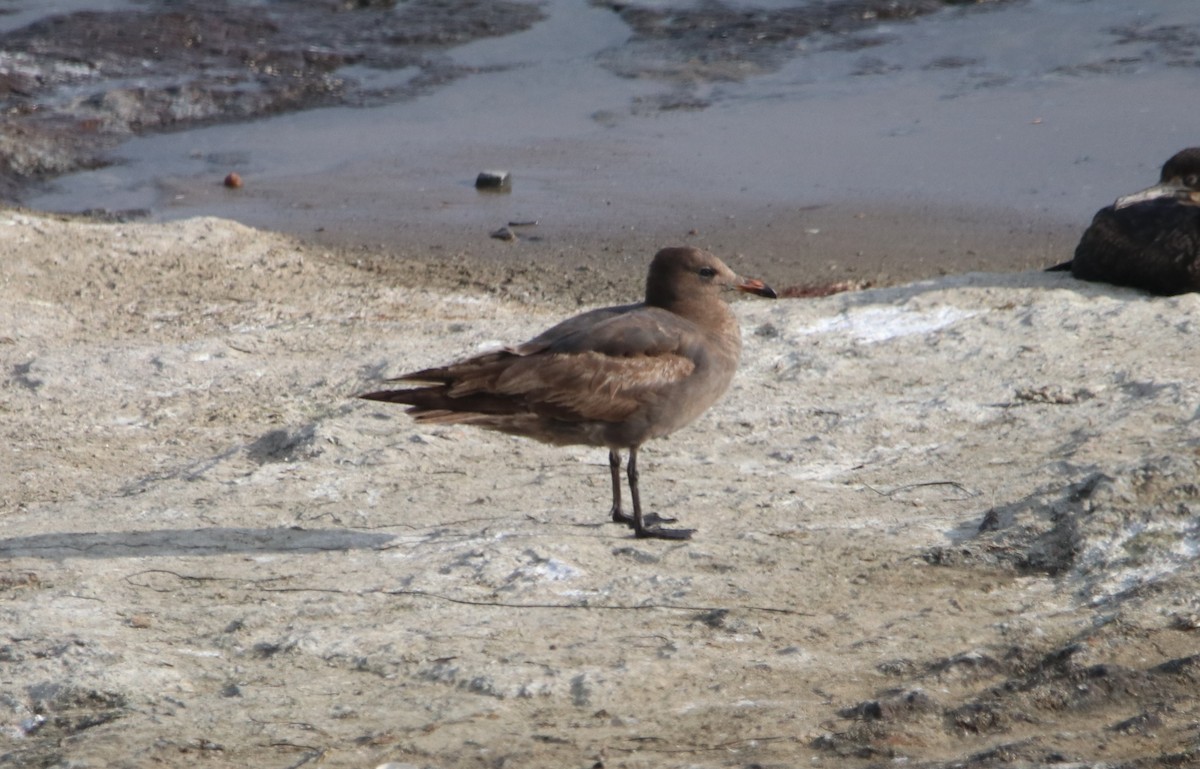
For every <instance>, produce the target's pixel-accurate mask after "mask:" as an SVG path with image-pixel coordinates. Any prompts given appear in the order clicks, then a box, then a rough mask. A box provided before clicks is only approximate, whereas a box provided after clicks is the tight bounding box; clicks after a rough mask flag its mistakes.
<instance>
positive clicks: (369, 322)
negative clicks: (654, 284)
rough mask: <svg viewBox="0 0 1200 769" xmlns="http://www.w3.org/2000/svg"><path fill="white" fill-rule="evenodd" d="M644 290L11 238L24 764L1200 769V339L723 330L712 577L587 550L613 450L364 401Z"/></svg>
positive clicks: (1114, 330) (706, 486) (42, 226)
mask: <svg viewBox="0 0 1200 769" xmlns="http://www.w3.org/2000/svg"><path fill="white" fill-rule="evenodd" d="M753 246H754V244H753V243H752V242H751V243H749V244H747V245H746V246H745V248H744V250H745V251H746V252H747V253H749V252H751V251H753ZM579 249H580V251H581V253H588V254H591V255H593V256H594V258H595V259H597V260H600V259H603V258H604V257H605V256H606V254H605V252H604V251H601V250H591V249H589V248H588V246H587V244H584V243H581V244H579ZM632 251H633V248H632V246H631V247H630V248H629V253H626V254H624V255H622V258H623V259H625V260H626V261H627V262H628V263H629V264H630V267H629V270H630V272H629V275H628V277H626V278H624V279H621V280H617V281H613V282H609V283H606V282H604V281H605V280H607V279H604V280H601V279H599V278H588V277H586V276H588V275H592V274H593V273H588V272H582V271H578V270H575V271H574V272H572V273H571V274H568V273H567V272H565V271H564V272H561V273H560V272H554V271H553V270H549V271H542V272H536V273H528V272H521V271H520V270H517V269H515V268H510V267H505V266H503V265H497V266H495V267H491V268H478V269H476V268H475V267H472V266H471V265H470V264H469V263H459V262H458V261H457V259H456V258H455V257H454V255H453V253H452V252H451V253H450V254H449V255H448V256H447V258H446V259H444V260H441V261H440V262H432V261H430V260H428V259H418V258H406V255H405V254H404V253H389V254H387V255H386V256H387V258H377V257H376V256H373V255H372V254H370V253H368V252H356V251H353V250H344V251H336V250H326V249H324V248H321V247H317V246H313V245H311V244H303V243H301V242H299V241H296V240H294V239H291V238H288V237H285V236H281V235H277V234H271V233H267V232H262V231H256V230H253V229H250V228H247V227H245V226H242V225H239V224H235V223H232V222H228V221H223V220H218V219H211V218H198V219H187V220H183V221H179V222H173V223H167V224H138V223H133V224H96V223H92V222H84V221H78V220H72V219H64V218H62V217H51V216H44V215H38V214H33V213H29V212H22V211H15V210H5V211H3V212H0V269H2V272H0V359H2V361H3V367H2V370H3V378H2V379H0V382H2V384H0V411H2V412H3V414H4V420H3V428H2V429H3V435H4V441H3V448H2V449H0V452H2V458H0V466H2V467H3V471H0V526H2V530H3V535H2V536H0V627H3V632H2V633H0V678H2V680H3V686H0V765H4V766H14V767H17V766H20V767H33V766H40V767H67V766H70V767H144V766H185V765H188V766H191V765H196V764H198V763H200V764H203V765H205V766H213V767H245V766H280V767H300V766H305V765H310V766H317V765H320V766H326V767H377V766H380V765H388V766H391V767H410V766H412V767H439V768H440V767H457V766H488V767H501V766H521V767H547V768H549V767H555V768H558V767H564V766H566V767H572V766H574V767H684V766H713V767H751V766H779V767H783V766H800V765H819V766H820V765H823V766H839V767H859V766H861V767H867V766H882V765H895V764H896V763H897V762H905V763H906V765H909V766H921V767H943V766H945V767H949V766H978V767H991V766H1013V765H1020V766H1035V765H1047V764H1054V765H1072V766H1083V765H1087V766H1098V765H1103V766H1112V767H1117V766H1120V767H1168V766H1170V767H1177V766H1189V765H1195V764H1196V763H1197V762H1198V761H1200V732H1197V727H1196V725H1197V723H1198V722H1200V697H1198V696H1197V691H1200V657H1198V656H1197V649H1198V648H1200V636H1197V633H1198V632H1200V630H1198V628H1200V603H1198V601H1197V596H1198V595H1200V568H1198V566H1197V563H1198V561H1197V558H1196V555H1197V547H1198V543H1200V531H1198V530H1197V520H1198V518H1197V512H1196V511H1197V509H1198V508H1197V506H1198V505H1200V492H1197V487H1196V484H1195V476H1196V469H1197V468H1196V464H1197V452H1196V435H1195V429H1194V426H1195V414H1196V410H1197V406H1198V405H1200V385H1197V383H1196V377H1195V371H1194V361H1195V360H1196V356H1197V353H1198V351H1197V344H1198V343H1197V341H1196V339H1197V337H1196V334H1195V333H1194V331H1195V329H1194V320H1193V316H1194V315H1195V314H1196V312H1197V310H1198V309H1200V308H1198V307H1197V302H1198V301H1200V300H1198V299H1197V297H1195V296H1182V297H1177V298H1171V299H1162V298H1151V297H1148V296H1145V295H1143V294H1139V293H1137V292H1134V291H1129V290H1123V289H1117V288H1112V287H1107V286H1101V285H1090V284H1081V283H1078V282H1076V281H1074V280H1072V279H1071V278H1070V277H1069V276H1065V275H1062V274H1046V273H1042V272H1037V271H1026V272H1017V273H1011V274H996V273H970V274H965V275H952V276H946V277H941V278H937V279H934V280H928V281H919V282H909V283H900V284H898V285H892V286H887V287H881V288H875V289H869V290H865V291H857V292H850V293H843V294H838V295H835V296H831V297H826V298H822V299H815V300H779V301H776V302H763V301H759V302H750V301H746V302H739V303H737V304H736V307H735V309H736V312H737V314H738V316H739V318H740V322H741V326H742V332H743V338H744V347H745V350H744V355H743V361H742V366H741V369H740V371H739V374H738V377H737V378H736V379H735V383H734V386H733V388H732V390H731V391H730V393H729V394H728V395H727V397H726V398H725V399H724V400H723V401H722V402H720V403H719V404H718V405H717V406H716V407H714V408H713V409H712V410H711V411H710V412H709V413H708V414H707V415H705V416H704V417H703V418H702V419H701V420H700V421H699V422H698V423H696V424H695V425H693V426H691V427H689V428H688V429H686V430H684V431H681V432H680V433H678V434H676V435H674V436H672V437H671V438H670V439H669V440H664V441H660V442H658V443H656V444H652V445H650V446H649V447H648V448H647V449H646V450H645V452H644V454H643V457H642V460H641V461H642V463H643V464H642V472H643V479H642V489H643V495H644V497H645V499H646V501H647V503H648V505H649V506H650V507H651V509H654V510H656V511H660V512H663V513H665V514H671V513H677V514H679V515H680V516H681V517H682V518H683V519H684V520H685V521H686V522H687V523H688V525H691V526H695V527H697V528H698V529H699V531H698V533H697V534H696V536H695V538H694V539H693V540H692V541H690V542H688V543H671V542H655V541H640V540H635V539H632V538H631V537H630V536H629V533H628V531H627V530H626V529H624V528H622V527H616V526H613V525H612V524H609V523H606V522H605V521H606V513H607V505H608V494H609V489H608V472H607V466H606V462H605V457H604V456H603V452H599V451H593V450H585V449H553V448H549V447H545V446H541V445H538V444H535V443H531V442H527V441H521V440H519V439H516V438H508V437H503V436H496V435H489V434H485V433H482V432H478V431H472V430H470V429H469V428H459V427H436V428H428V427H420V426H418V425H414V424H413V423H412V422H411V421H410V420H409V419H408V418H407V417H406V416H405V415H404V414H403V413H402V411H401V410H400V409H393V408H388V407H387V406H385V405H384V404H370V403H366V402H361V401H356V400H354V399H353V398H352V396H353V395H354V394H355V393H356V392H361V391H363V390H364V389H366V388H369V387H372V386H374V385H375V384H377V383H378V381H379V380H380V379H381V378H383V377H385V376H388V375H395V374H397V373H400V372H403V371H406V370H410V369H412V368H416V367H420V366H424V365H428V364H433V363H438V362H442V361H445V360H447V359H450V358H453V357H456V356H460V355H464V354H468V353H471V352H474V351H476V350H478V349H480V348H481V347H483V346H486V345H492V344H497V343H502V342H513V341H520V340H523V339H525V338H527V337H529V336H530V335H532V334H533V333H536V332H537V331H539V330H540V329H542V328H544V327H545V326H547V325H549V324H550V323H551V322H553V321H555V320H557V319H559V318H561V317H562V316H564V315H565V314H567V313H570V312H574V311H575V310H577V309H578V307H579V305H580V303H581V302H585V300H586V298H587V297H593V298H594V302H595V303H598V302H603V301H606V300H607V299H609V298H612V299H623V300H629V299H633V298H636V296H637V291H638V287H637V285H636V283H637V282H638V279H640V274H641V272H642V270H644V266H645V264H646V263H647V262H648V260H649V258H650V256H651V253H652V252H650V251H647V252H645V253H642V254H637V255H635V254H633V253H632ZM721 256H724V257H726V258H727V260H728V261H729V262H730V263H731V264H732V265H733V266H734V267H735V268H737V269H741V270H744V271H746V272H751V269H750V268H749V267H746V266H744V265H742V264H739V263H738V258H737V256H736V255H734V254H725V253H723V254H721ZM767 266H769V265H767ZM488 270H491V271H490V272H489V271H488ZM755 273H756V274H758V275H759V276H760V277H763V278H765V279H767V280H768V281H774V280H775V277H774V276H773V275H771V274H770V272H769V271H765V270H756V271H755ZM601 274H612V271H611V270H609V271H599V270H597V271H596V273H595V275H601ZM580 276H584V277H580ZM572 277H574V278H575V279H576V280H580V281H584V282H585V283H587V285H586V289H583V288H579V285H580V284H577V283H575V284H573V283H570V282H568V281H569V279H570V278H572ZM560 278H561V279H560ZM588 281H590V282H588Z"/></svg>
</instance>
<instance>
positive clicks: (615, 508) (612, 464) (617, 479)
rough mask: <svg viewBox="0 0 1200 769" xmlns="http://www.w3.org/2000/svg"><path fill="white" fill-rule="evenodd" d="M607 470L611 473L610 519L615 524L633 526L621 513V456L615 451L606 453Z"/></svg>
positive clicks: (631, 520) (611, 450) (630, 519)
mask: <svg viewBox="0 0 1200 769" xmlns="http://www.w3.org/2000/svg"><path fill="white" fill-rule="evenodd" d="M608 469H609V470H610V471H612V490H613V503H612V511H611V512H612V519H613V521H614V522H616V523H626V524H629V525H631V526H632V525H633V519H632V518H630V517H629V516H628V515H625V513H624V512H622V511H621V454H620V452H618V451H617V450H616V449H610V450H609V452H608Z"/></svg>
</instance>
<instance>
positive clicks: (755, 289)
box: [733, 278, 777, 299]
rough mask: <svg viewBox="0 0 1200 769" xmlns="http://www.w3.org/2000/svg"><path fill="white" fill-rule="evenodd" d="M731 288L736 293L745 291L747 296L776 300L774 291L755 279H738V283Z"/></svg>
mask: <svg viewBox="0 0 1200 769" xmlns="http://www.w3.org/2000/svg"><path fill="white" fill-rule="evenodd" d="M733 287H734V288H736V289H737V290H738V291H745V292H746V293H747V294H754V295H756V296H765V297H766V298H767V299H776V298H777V295H776V294H775V289H773V288H771V287H770V286H768V285H767V284H766V283H763V282H762V281H761V280H756V279H755V278H738V282H737V283H734V284H733Z"/></svg>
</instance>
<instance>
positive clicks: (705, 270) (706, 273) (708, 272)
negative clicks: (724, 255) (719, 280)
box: [700, 267, 717, 278]
mask: <svg viewBox="0 0 1200 769" xmlns="http://www.w3.org/2000/svg"><path fill="white" fill-rule="evenodd" d="M716 276H717V271H716V270H714V269H713V268H712V267H701V268H700V277H702V278H715V277H716Z"/></svg>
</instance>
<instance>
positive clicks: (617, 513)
mask: <svg viewBox="0 0 1200 769" xmlns="http://www.w3.org/2000/svg"><path fill="white" fill-rule="evenodd" d="M632 456H633V454H632V453H630V457H632ZM608 469H609V470H610V471H611V472H612V490H613V503H612V510H610V511H609V513H610V514H611V515H612V519H613V522H614V523H623V524H625V525H626V526H628V527H630V528H637V527H636V526H635V523H634V520H633V516H632V515H626V514H625V511H624V510H622V509H621V452H619V451H617V450H615V449H612V450H610V451H609V452H608ZM635 472H636V470H635ZM674 522H675V519H674V518H663V517H662V516H661V515H657V514H655V513H648V514H647V515H646V519H645V521H643V523H644V524H645V525H646V526H657V525H658V524H660V523H674Z"/></svg>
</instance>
